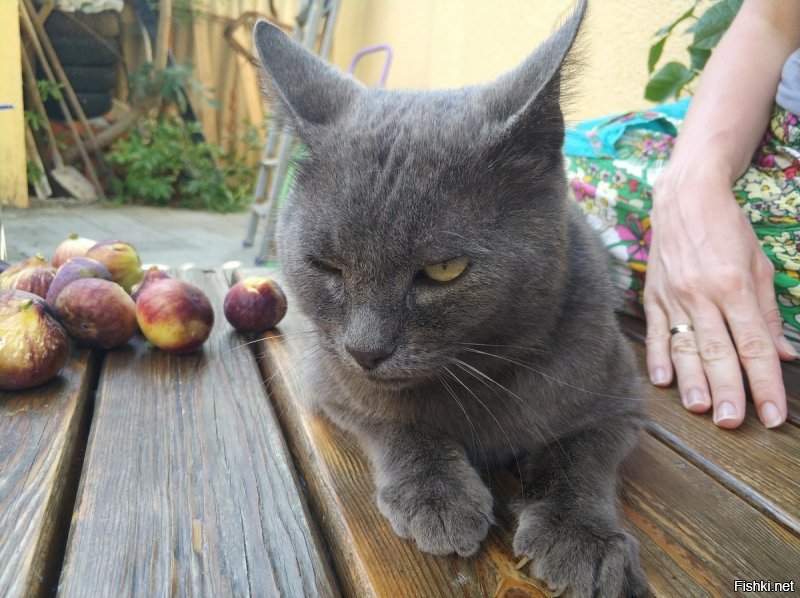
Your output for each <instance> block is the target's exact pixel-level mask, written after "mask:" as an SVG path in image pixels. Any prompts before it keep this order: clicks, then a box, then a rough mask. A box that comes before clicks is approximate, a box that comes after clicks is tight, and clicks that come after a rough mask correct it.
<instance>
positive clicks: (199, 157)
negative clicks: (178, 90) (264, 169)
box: [108, 114, 254, 212]
mask: <svg viewBox="0 0 800 598" xmlns="http://www.w3.org/2000/svg"><path fill="white" fill-rule="evenodd" d="M201 132H202V128H201V125H200V124H199V123H196V122H194V123H184V122H182V121H180V120H178V119H177V118H176V117H173V116H168V115H164V114H162V115H159V116H157V117H155V118H150V119H146V120H143V121H142V122H141V124H140V127H139V128H138V129H134V130H133V131H132V132H131V134H130V135H129V137H128V138H127V139H121V140H119V141H117V142H116V143H115V144H114V145H113V146H112V148H111V151H110V152H109V153H108V160H109V162H111V163H112V164H114V165H116V166H118V167H119V169H120V176H119V177H117V178H115V179H114V181H113V182H112V185H113V188H114V190H115V192H116V195H117V198H118V201H119V202H126V203H138V204H149V205H157V206H176V207H183V208H194V209H206V210H214V211H217V212H231V211H235V210H240V209H242V208H244V207H246V206H247V205H248V203H249V201H250V193H251V187H252V184H253V179H254V170H253V168H252V167H249V166H247V165H245V164H240V163H239V162H238V161H237V160H236V159H235V157H233V159H230V158H231V157H229V156H226V155H225V154H224V152H223V151H222V150H221V148H220V147H219V146H217V145H215V144H212V143H208V142H205V141H201V142H197V141H196V136H197V135H198V134H199V133H201ZM215 161H219V162H220V163H223V164H226V166H225V167H223V168H222V170H220V169H218V168H217V165H216V164H215Z"/></svg>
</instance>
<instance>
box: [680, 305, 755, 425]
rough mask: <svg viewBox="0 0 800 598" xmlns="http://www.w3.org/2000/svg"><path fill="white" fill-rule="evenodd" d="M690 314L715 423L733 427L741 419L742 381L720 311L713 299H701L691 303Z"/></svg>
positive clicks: (742, 401)
mask: <svg viewBox="0 0 800 598" xmlns="http://www.w3.org/2000/svg"><path fill="white" fill-rule="evenodd" d="M690 317H691V320H692V324H693V326H694V333H695V343H696V345H697V352H698V354H699V356H700V361H701V363H702V368H703V371H704V373H705V376H706V379H707V381H708V389H709V391H710V394H711V402H712V404H713V406H714V423H715V424H717V425H718V426H719V427H721V428H736V427H737V426H739V424H741V423H742V420H743V419H744V402H745V395H744V383H743V380H742V371H741V368H740V366H739V357H738V355H737V353H736V348H735V347H734V344H733V341H732V340H731V337H730V335H729V334H728V331H727V328H726V326H725V320H724V319H723V315H722V314H721V313H720V312H719V310H718V309H717V307H716V305H714V304H713V303H710V302H709V303H706V302H703V303H701V304H696V305H695V306H694V309H693V312H690Z"/></svg>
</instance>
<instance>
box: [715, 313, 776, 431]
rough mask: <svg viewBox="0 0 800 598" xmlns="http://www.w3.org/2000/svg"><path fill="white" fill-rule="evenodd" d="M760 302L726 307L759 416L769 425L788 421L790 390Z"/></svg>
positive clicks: (727, 317)
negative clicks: (784, 381)
mask: <svg viewBox="0 0 800 598" xmlns="http://www.w3.org/2000/svg"><path fill="white" fill-rule="evenodd" d="M759 308H760V306H759V305H758V304H757V303H756V302H745V301H740V302H737V303H735V304H730V305H729V306H728V307H726V308H725V309H726V312H725V318H726V320H727V322H728V326H729V328H730V331H731V335H732V336H733V340H734V342H735V343H736V351H737V352H738V354H739V361H741V364H742V366H743V367H744V370H745V372H747V378H748V381H749V383H750V392H751V394H752V397H753V403H755V406H756V410H757V411H758V415H759V417H760V418H761V421H762V423H763V424H764V425H765V426H766V427H768V428H774V427H777V426H780V425H781V424H782V423H783V422H784V421H785V420H786V390H785V388H784V386H783V378H782V375H781V365H780V360H779V358H778V352H777V350H776V349H775V344H774V340H773V337H772V336H771V335H770V331H769V330H768V327H767V323H766V322H765V321H764V319H763V317H762V314H761V311H760V309H759Z"/></svg>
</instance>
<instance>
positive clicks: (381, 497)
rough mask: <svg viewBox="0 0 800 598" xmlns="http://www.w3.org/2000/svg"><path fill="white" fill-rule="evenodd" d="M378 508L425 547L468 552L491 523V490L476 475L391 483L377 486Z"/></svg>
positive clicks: (397, 530)
mask: <svg viewBox="0 0 800 598" xmlns="http://www.w3.org/2000/svg"><path fill="white" fill-rule="evenodd" d="M377 498H378V509H379V510H380V512H381V514H382V515H383V516H384V517H386V519H388V520H389V523H391V524H392V528H393V529H394V531H395V533H396V534H397V535H398V536H400V537H401V538H406V539H412V540H414V541H415V542H416V543H417V546H418V547H419V549H420V550H422V551H423V552H428V553H430V554H436V555H446V554H452V553H457V554H458V555H460V556H463V557H468V556H472V555H473V554H475V553H476V552H478V549H479V548H480V545H481V542H482V541H483V539H484V538H485V537H486V534H487V533H489V527H490V526H491V525H492V524H493V523H494V517H493V515H492V495H491V493H490V492H489V489H488V488H487V487H486V486H485V484H484V483H483V482H482V481H481V480H480V478H479V477H478V475H477V474H475V479H474V480H468V481H466V482H464V480H443V479H436V480H430V481H429V482H423V481H419V482H416V483H411V484H409V483H405V484H389V485H386V486H384V487H383V488H380V489H379V490H378V496H377Z"/></svg>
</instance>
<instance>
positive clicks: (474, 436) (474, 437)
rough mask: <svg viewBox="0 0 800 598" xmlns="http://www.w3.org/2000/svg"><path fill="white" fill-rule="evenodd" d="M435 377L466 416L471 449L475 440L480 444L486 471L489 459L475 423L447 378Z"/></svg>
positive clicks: (437, 375) (438, 375)
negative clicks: (470, 437)
mask: <svg viewBox="0 0 800 598" xmlns="http://www.w3.org/2000/svg"><path fill="white" fill-rule="evenodd" d="M436 378H437V380H439V382H441V383H442V385H443V386H444V387H445V388H446V389H447V392H448V393H449V394H450V396H451V397H452V398H453V400H454V401H455V402H456V405H458V408H459V409H461V411H462V413H463V414H464V417H466V418H467V423H468V424H469V427H470V430H471V431H472V448H473V451H474V449H475V442H476V441H477V443H478V446H480V448H481V454H482V455H483V463H484V465H485V467H486V471H487V472H488V471H489V459H488V458H487V457H486V450H485V449H484V448H483V442H481V437H480V436H479V435H478V432H477V430H476V429H475V425H474V424H473V423H472V419H471V418H470V416H469V413H467V410H466V409H464V405H463V404H462V403H461V401H459V400H458V395H456V392H455V391H454V390H453V389H452V388H451V387H450V385H449V384H448V383H447V380H445V379H444V378H442V376H441V375H440V374H436Z"/></svg>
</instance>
